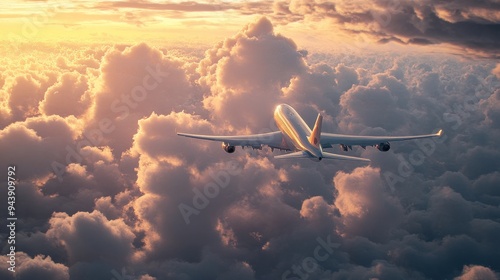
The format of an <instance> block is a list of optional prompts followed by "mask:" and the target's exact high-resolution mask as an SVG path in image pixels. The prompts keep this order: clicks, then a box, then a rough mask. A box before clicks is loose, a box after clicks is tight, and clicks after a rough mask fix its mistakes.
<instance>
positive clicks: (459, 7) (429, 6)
mask: <svg viewBox="0 0 500 280" xmlns="http://www.w3.org/2000/svg"><path fill="white" fill-rule="evenodd" d="M275 10H276V11H277V12H278V13H281V16H280V17H281V18H283V17H285V18H287V20H288V21H295V20H297V19H304V18H305V19H310V20H315V21H317V20H325V19H333V20H334V22H335V23H336V25H334V26H338V28H340V29H343V30H345V31H347V32H349V33H352V34H353V35H356V34H364V35H367V36H371V37H373V38H374V39H375V40H376V41H379V42H389V41H396V42H401V43H409V44H417V45H428V44H440V43H448V44H451V45H453V46H457V47H459V48H462V49H463V50H464V51H465V52H470V53H472V54H475V53H476V54H479V55H484V56H489V57H499V55H500V54H499V52H498V50H499V49H500V39H499V38H500V18H499V17H498V13H499V11H500V4H499V3H498V2H497V1H446V2H444V1H427V0H423V1H407V0H390V1H373V2H369V3H368V2H363V3H361V1H335V2H331V3H328V2H324V1H295V0H292V1H284V2H283V1H276V4H275ZM278 15H279V14H278ZM282 20H283V19H282ZM287 20H285V21H287Z"/></svg>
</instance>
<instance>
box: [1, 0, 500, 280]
mask: <svg viewBox="0 0 500 280" xmlns="http://www.w3.org/2000/svg"><path fill="white" fill-rule="evenodd" d="M306 3H308V2H304V3H302V2H300V3H295V4H294V5H295V6H293V5H292V6H291V7H290V9H292V8H293V9H298V8H300V9H305V10H304V11H308V9H310V10H311V11H312V10H314V11H316V12H317V11H323V12H324V11H328V9H330V8H331V6H329V5H326V4H325V5H322V6H314V3H310V4H309V5H305V4H306ZM339 3H340V2H339ZM460 3H461V2H460ZM460 3H458V4H460ZM481 3H486V2H481ZM344 4H345V3H344ZM462 4H463V3H462ZM353 5H354V4H353ZM441 5H445V4H443V3H442V4H441ZM463 5H465V4H463ZM476 6H477V8H482V7H483V6H481V5H479V4H477V5H476ZM356 7H357V6H356V5H354V6H352V11H353V12H354V11H355V10H356V9H355V8H356ZM340 8H341V7H340V6H337V7H336V9H337V11H339V12H340V11H341V9H340ZM441 16H443V17H444V15H442V13H441ZM68 52H70V51H68ZM75 53H76V54H75V58H79V59H82V61H85V62H82V63H81V64H79V65H80V66H82V65H87V67H88V69H89V72H88V73H87V72H86V71H75V72H71V69H72V67H69V68H68V66H69V64H72V63H63V61H60V63H57V64H56V65H55V66H53V67H52V68H51V69H50V72H51V73H52V76H53V77H52V78H51V79H48V80H50V81H51V82H47V81H48V80H47V79H35V78H29V77H36V76H22V75H20V76H19V77H21V78H16V77H17V76H16V77H14V78H13V79H8V80H7V81H6V82H5V84H4V85H3V87H2V90H3V91H8V92H10V91H14V92H15V93H16V94H15V95H14V97H12V100H13V101H12V102H11V103H9V102H7V103H5V105H6V106H12V107H9V109H11V108H17V109H16V110H6V111H5V114H6V116H7V117H8V121H5V122H7V124H6V125H5V128H3V129H2V130H1V131H0V149H1V151H2V152H3V154H2V164H4V159H5V162H6V163H5V164H9V163H11V162H12V163H16V164H17V166H18V167H19V170H20V171H19V178H20V179H21V182H20V183H19V184H18V192H17V196H18V197H19V202H18V207H19V217H22V219H20V220H19V224H18V225H19V227H18V233H17V234H18V242H19V243H20V244H19V251H18V257H19V263H18V265H19V267H18V268H19V272H18V274H16V277H17V278H16V279H35V278H33V277H34V276H33V275H35V274H36V275H37V277H47V278H50V279H69V278H71V279H98V278H102V279H111V278H115V279H119V278H120V277H122V278H124V279H127V278H126V277H132V278H134V279H143V280H150V279H158V280H159V279H201V278H203V277H204V278H210V279H248V280H250V279H283V278H284V279H294V278H293V277H295V278H305V277H308V278H309V279H338V278H341V279H365V278H378V279H453V278H455V277H457V279H474V277H476V278H477V277H479V278H481V279H498V271H500V266H499V264H498V259H500V255H499V254H500V253H499V252H500V250H499V248H500V243H499V241H498V236H499V235H500V223H499V222H498V221H499V219H500V211H499V209H498V205H499V203H500V197H499V191H498V184H499V182H500V173H499V172H498V166H499V162H498V160H497V158H498V147H497V146H498V139H499V138H498V137H500V132H499V131H498V124H499V123H500V119H499V118H498V114H497V113H496V112H497V111H498V108H499V104H500V102H499V101H498V100H499V98H498V96H499V95H498V77H497V76H495V74H497V72H498V69H497V68H498V66H497V63H496V62H495V61H492V60H481V61H473V60H465V59H457V58H456V57H453V56H447V55H439V56H437V55H433V54H425V55H424V54H408V55H402V54H399V53H398V54H372V55H371V54H365V55H363V56H355V55H352V54H350V55H343V54H324V55H323V56H319V55H318V56H314V54H307V53H306V52H304V51H300V50H298V48H297V46H296V44H295V42H294V41H293V40H292V39H290V38H287V37H285V36H283V35H280V34H276V32H275V30H274V27H273V24H272V23H271V22H270V21H269V20H268V19H266V18H259V19H257V20H256V21H255V22H252V23H250V24H249V25H247V26H246V27H244V28H243V29H242V30H241V31H240V32H238V33H237V34H235V35H234V36H232V37H230V38H227V39H225V40H224V41H223V42H221V43H219V44H216V45H214V46H213V47H212V48H211V49H209V50H207V51H206V52H205V54H204V56H203V57H202V58H200V59H199V61H197V62H196V63H193V60H192V59H184V58H182V57H177V58H175V57H174V56H173V55H172V54H170V51H161V50H158V49H157V48H155V47H152V46H149V45H148V44H145V43H143V44H138V45H134V46H130V47H125V46H110V47H96V49H95V51H92V50H86V53H84V54H82V53H80V54H78V51H75ZM89 53H90V54H89ZM85 58H86V59H85ZM95 61H99V67H96V65H95ZM57 65H59V66H57ZM157 66H158V67H159V68H158V69H157V68H156V67H157ZM82 67H83V66H82ZM148 67H151V68H148ZM495 67H496V68H495ZM68 69H70V70H69V71H70V72H68ZM148 69H149V70H148ZM495 69H496V70H495ZM155 73H156V74H155ZM167 73H168V74H167ZM155 75H156V76H155ZM155 77H156V78H161V81H159V80H155ZM155 82H156V83H157V86H156V87H153V84H154V83H155ZM72 83H74V86H73V87H72V86H70V84H72ZM19 86H22V87H23V88H26V89H29V90H35V91H37V94H35V96H34V97H33V96H30V95H23V94H22V92H21V91H20V90H19V88H17V87H19ZM141 87H143V88H141ZM143 89H145V90H146V93H147V95H146V96H143V95H141V94H142V93H143V92H142V90H143ZM38 91H39V92H38ZM58 94H64V96H65V98H64V102H65V103H67V104H71V106H76V105H77V104H81V105H83V107H81V108H78V109H75V110H69V108H67V107H65V106H62V104H59V103H57V102H56V100H57V98H55V97H57V95H58ZM134 96H135V99H134ZM143 97H144V98H143ZM33 98H34V99H33ZM127 98H128V99H127ZM5 100H7V99H5ZM188 100H189V101H188ZM87 102H88V103H87ZM280 102H286V103H289V104H291V105H293V106H295V107H296V109H297V111H299V113H301V114H302V115H303V116H304V118H305V120H306V121H307V122H308V123H309V124H312V122H313V121H314V119H315V117H316V116H317V113H318V112H321V113H322V114H323V115H324V117H325V121H324V126H323V130H324V131H326V132H333V133H352V134H378V135H382V134H390V135H411V134H420V133H430V132H431V131H433V130H434V129H437V128H443V129H444V131H445V137H443V138H442V139H440V140H439V139H438V140H436V141H434V140H429V141H431V142H428V141H427V142H425V141H423V140H422V141H411V142H399V143H396V142H395V143H391V144H392V147H391V151H389V152H387V153H381V152H379V151H378V150H377V149H375V148H373V147H367V149H366V150H363V149H362V148H354V151H350V152H349V155H361V156H364V157H368V158H370V159H371V160H372V162H371V164H370V166H360V165H359V164H357V163H352V162H344V161H326V162H325V161H322V162H321V163H314V162H311V161H278V160H275V159H273V158H272V155H273V154H277V153H278V152H276V151H275V152H274V153H272V152H271V151H270V150H268V149H264V150H262V151H242V150H241V149H240V148H238V149H237V152H236V153H234V154H227V153H225V152H224V151H223V150H222V149H221V148H220V143H212V142H205V141H196V140H192V139H183V138H179V137H178V136H176V134H175V132H193V133H200V134H232V133H258V132H268V131H271V130H274V129H276V128H275V125H274V124H273V121H272V108H273V106H274V105H275V104H276V103H280ZM22 104H26V105H29V106H20V105H22ZM113 104H115V105H113ZM5 105H4V106H5ZM117 106H118V107H117ZM113 108H115V109H113ZM193 112H196V113H193ZM30 114H34V115H33V116H32V117H28V118H26V117H27V116H31V115H30ZM60 115H63V116H64V117H63V116H60ZM14 116H15V117H14ZM104 119H109V120H110V121H111V124H112V125H113V126H114V127H115V128H114V130H113V131H111V132H105V131H102V135H101V138H95V139H94V140H96V139H100V141H98V143H97V144H92V143H90V142H89V143H87V144H85V145H84V146H86V147H78V143H79V142H80V141H81V140H82V139H86V138H85V137H86V136H85V133H86V132H91V131H93V132H94V136H95V135H98V134H95V129H97V128H99V122H101V121H102V120H104ZM2 121H4V120H2ZM14 121H17V122H14ZM68 143H69V144H68ZM68 145H69V147H71V148H72V149H74V150H71V152H69V151H68V150H67V147H68ZM333 151H334V152H340V150H339V149H338V147H334V150H333ZM67 156H68V157H69V158H70V159H71V160H70V162H69V163H66V159H65V157H67ZM7 161H8V162H9V163H7ZM54 161H58V162H61V163H62V168H63V171H64V174H63V175H62V178H58V176H56V175H54V174H53V170H52V168H51V163H53V162H54ZM391 176H392V177H391ZM388 178H389V179H390V180H389V179H388ZM391 178H392V179H391ZM59 179H62V180H59ZM1 213H3V214H2V215H6V214H5V212H1ZM1 218H4V219H5V216H2V217H1ZM6 234H7V233H6V232H5V229H3V230H2V231H1V235H2V238H3V237H5V236H6ZM7 250H8V247H6V246H4V247H2V254H3V256H1V257H0V261H1V262H0V263H1V265H0V267H1V268H2V270H1V271H0V275H1V277H3V278H5V279H12V278H13V277H12V274H8V273H7V274H6V273H5V272H7V270H6V264H7V263H6V260H7V256H6V255H5V254H7V253H8V251H7ZM4 253H5V254H4ZM9 277H10V278H9ZM3 278H2V279H3Z"/></svg>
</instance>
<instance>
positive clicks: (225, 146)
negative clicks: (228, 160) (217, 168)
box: [222, 142, 236, 154]
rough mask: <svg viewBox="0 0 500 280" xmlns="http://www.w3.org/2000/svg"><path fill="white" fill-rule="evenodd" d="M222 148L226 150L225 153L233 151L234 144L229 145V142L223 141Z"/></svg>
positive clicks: (234, 149) (234, 148)
mask: <svg viewBox="0 0 500 280" xmlns="http://www.w3.org/2000/svg"><path fill="white" fill-rule="evenodd" d="M222 149H224V151H226V152H227V153H230V154H232V153H234V151H236V147H235V146H231V145H229V143H225V142H223V143H222Z"/></svg>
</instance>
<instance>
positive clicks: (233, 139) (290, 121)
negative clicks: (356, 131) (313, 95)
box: [177, 104, 443, 162]
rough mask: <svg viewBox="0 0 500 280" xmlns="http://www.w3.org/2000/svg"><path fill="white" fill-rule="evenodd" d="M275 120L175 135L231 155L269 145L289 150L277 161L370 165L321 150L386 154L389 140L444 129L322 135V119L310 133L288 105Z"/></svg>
mask: <svg viewBox="0 0 500 280" xmlns="http://www.w3.org/2000/svg"><path fill="white" fill-rule="evenodd" d="M274 120H275V122H276V125H277V126H278V128H279V131H274V132H269V133H262V134H253V135H238V136H216V135H197V134H188V133H177V135H179V136H184V137H190V138H196V139H203V140H211V141H221V142H222V148H223V149H224V151H226V152H228V153H234V151H235V150H236V146H241V147H242V148H244V147H252V148H254V149H262V147H263V146H269V147H270V148H271V149H272V150H274V149H279V150H284V151H291V153H287V154H282V155H277V156H274V158H276V159H289V158H308V159H312V160H313V161H320V160H322V159H339V160H355V161H364V162H369V161H370V160H369V159H367V158H360V157H352V156H346V155H339V154H334V153H328V152H325V151H323V147H325V148H330V147H332V148H333V147H334V145H340V147H341V148H342V150H343V151H348V150H349V149H351V150H352V146H354V145H358V146H361V147H362V148H363V149H366V147H367V146H374V147H376V148H377V149H378V150H379V151H382V152H387V151H389V149H390V148H391V145H390V143H389V141H391V142H392V141H404V140H410V139H422V138H430V137H440V136H441V135H442V134H443V130H442V129H441V130H439V131H438V132H437V133H434V134H425V135H414V136H359V135H344V134H333V133H324V132H321V125H322V122H323V116H322V115H321V114H318V117H317V119H316V122H315V124H314V127H313V129H312V130H311V129H310V128H309V126H308V125H307V124H306V122H305V121H304V120H303V119H302V117H301V116H300V115H299V114H298V113H297V111H295V109H293V108H292V107H291V106H290V105H287V104H280V105H278V106H276V109H275V110H274Z"/></svg>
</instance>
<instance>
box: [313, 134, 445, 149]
mask: <svg viewBox="0 0 500 280" xmlns="http://www.w3.org/2000/svg"><path fill="white" fill-rule="evenodd" d="M441 135H443V130H442V129H441V130H439V131H438V132H437V133H434V134H424V135H413V136H359V135H344V134H333V133H321V141H320V142H321V145H322V146H323V147H328V146H333V145H341V146H342V148H343V149H344V150H345V151H347V148H351V146H354V145H359V146H361V147H363V148H364V147H366V146H377V148H378V149H379V150H381V151H387V150H389V148H390V145H389V142H392V141H404V140H411V139H422V138H431V137H441Z"/></svg>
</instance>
